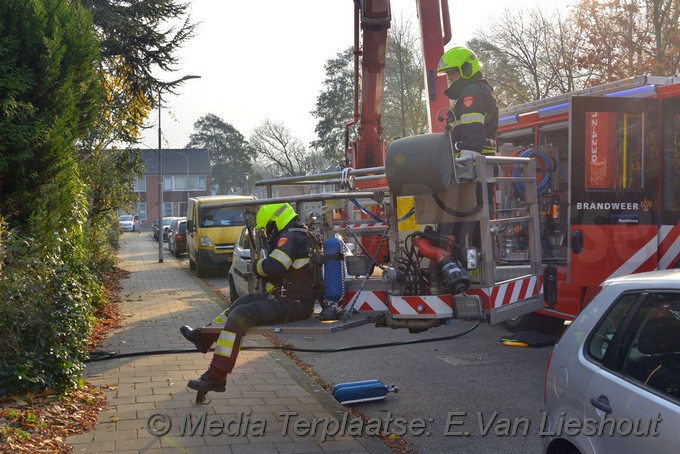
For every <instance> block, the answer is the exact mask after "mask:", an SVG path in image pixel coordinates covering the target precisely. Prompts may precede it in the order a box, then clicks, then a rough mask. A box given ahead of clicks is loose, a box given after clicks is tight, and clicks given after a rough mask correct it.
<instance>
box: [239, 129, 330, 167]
mask: <svg viewBox="0 0 680 454" xmlns="http://www.w3.org/2000/svg"><path fill="white" fill-rule="evenodd" d="M250 146H251V148H252V149H253V150H254V151H255V153H256V154H257V157H258V160H260V159H262V160H264V161H265V162H266V163H268V164H269V165H273V166H274V167H275V168H276V173H277V174H278V175H277V176H282V177H287V176H295V175H306V174H309V173H317V172H320V171H321V170H323V166H324V165H323V164H322V163H323V159H322V158H321V157H320V156H321V153H316V152H312V151H310V150H308V149H307V148H306V147H305V145H304V144H303V143H302V141H301V140H299V139H297V138H295V137H293V135H292V134H291V133H290V130H289V129H288V128H287V127H286V126H285V125H284V124H283V123H275V122H272V121H271V120H269V119H267V120H265V121H264V122H263V123H262V124H261V125H260V126H258V127H257V128H255V130H254V131H253V133H252V134H251V136H250Z"/></svg>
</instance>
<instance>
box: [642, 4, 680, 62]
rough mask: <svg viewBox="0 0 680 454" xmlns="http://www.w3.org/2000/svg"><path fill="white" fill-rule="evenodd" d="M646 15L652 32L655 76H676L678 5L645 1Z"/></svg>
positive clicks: (679, 47) (679, 46) (679, 57)
mask: <svg viewBox="0 0 680 454" xmlns="http://www.w3.org/2000/svg"><path fill="white" fill-rule="evenodd" d="M645 3H646V5H647V15H648V17H649V20H650V22H651V24H652V27H653V30H654V63H655V65H656V68H655V70H656V71H655V72H656V73H657V74H665V75H678V74H679V73H678V67H680V25H678V24H680V3H679V2H678V1H677V0H647V1H646V2H645Z"/></svg>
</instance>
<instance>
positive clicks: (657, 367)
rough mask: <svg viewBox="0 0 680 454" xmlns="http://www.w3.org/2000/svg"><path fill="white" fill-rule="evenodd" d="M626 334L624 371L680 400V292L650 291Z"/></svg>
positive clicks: (644, 384) (630, 376) (646, 384)
mask: <svg viewBox="0 0 680 454" xmlns="http://www.w3.org/2000/svg"><path fill="white" fill-rule="evenodd" d="M628 331H629V333H627V336H624V339H625V342H626V351H625V352H624V355H623V361H622V367H621V372H622V373H623V374H625V375H626V376H627V377H629V378H632V379H633V380H634V381H636V382H638V383H639V384H641V385H642V386H645V387H648V388H650V389H653V390H655V391H657V392H660V393H663V394H665V395H667V396H669V397H672V398H675V399H677V400H680V293H650V294H649V295H647V297H646V298H645V301H644V303H643V304H642V305H641V306H640V309H639V310H638V311H637V313H636V314H635V317H634V318H633V320H632V322H631V323H630V325H629V329H628Z"/></svg>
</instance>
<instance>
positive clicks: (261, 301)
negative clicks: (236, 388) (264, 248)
mask: <svg viewBox="0 0 680 454" xmlns="http://www.w3.org/2000/svg"><path fill="white" fill-rule="evenodd" d="M255 219H256V223H255V228H256V229H265V231H266V234H267V238H268V251H269V252H268V255H267V257H266V258H263V259H260V260H258V261H257V263H256V264H255V267H254V269H255V271H256V272H257V274H258V275H259V276H261V277H262V278H263V279H264V280H265V281H266V285H265V293H260V294H251V295H244V296H242V297H240V298H238V299H237V300H236V301H235V302H233V303H232V305H231V307H230V308H229V309H227V310H226V311H224V312H223V313H222V314H220V315H219V316H217V318H216V319H215V321H214V322H213V323H212V324H216V325H222V324H224V328H223V329H222V331H221V332H220V334H219V337H218V336H217V335H215V334H213V335H211V334H208V333H204V332H202V331H201V329H200V328H197V329H191V327H189V326H187V325H184V326H182V327H181V328H180V333H182V335H183V336H184V337H185V338H186V339H187V340H189V341H190V342H192V343H193V344H194V345H195V346H196V348H197V349H198V350H199V351H201V352H202V353H206V352H207V351H208V349H209V348H210V347H211V346H212V344H213V342H215V341H216V346H215V352H214V354H213V359H212V362H211V363H210V368H209V369H208V370H207V371H206V372H205V373H204V374H203V375H201V377H200V378H198V379H196V380H190V381H189V383H188V385H187V386H188V387H189V388H191V389H195V390H197V391H199V393H206V392H208V391H217V392H221V391H225V385H226V382H227V374H229V373H230V372H231V371H232V370H233V368H234V365H235V363H236V358H237V356H238V353H239V349H240V347H241V342H242V340H243V336H245V334H246V332H247V331H248V329H249V328H251V327H254V326H262V325H269V324H276V323H282V322H294V321H298V320H304V319H306V318H309V317H310V316H311V315H312V312H313V311H314V302H315V300H316V297H317V295H316V291H315V287H314V284H313V283H314V271H313V269H312V264H311V263H310V252H309V243H308V232H307V227H306V226H305V225H304V224H303V223H301V222H299V221H298V215H297V213H295V211H294V210H293V207H291V206H290V205H289V204H288V203H274V204H269V205H263V206H261V207H260V209H259V210H258V212H257V215H256V218H255Z"/></svg>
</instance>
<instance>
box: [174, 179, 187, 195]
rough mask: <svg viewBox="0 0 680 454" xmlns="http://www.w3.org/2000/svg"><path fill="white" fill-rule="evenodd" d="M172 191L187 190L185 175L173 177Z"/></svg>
mask: <svg viewBox="0 0 680 454" xmlns="http://www.w3.org/2000/svg"><path fill="white" fill-rule="evenodd" d="M172 190H173V191H186V190H187V177H186V176H185V175H182V176H179V175H178V176H176V177H175V185H174V187H173V189H172Z"/></svg>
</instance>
